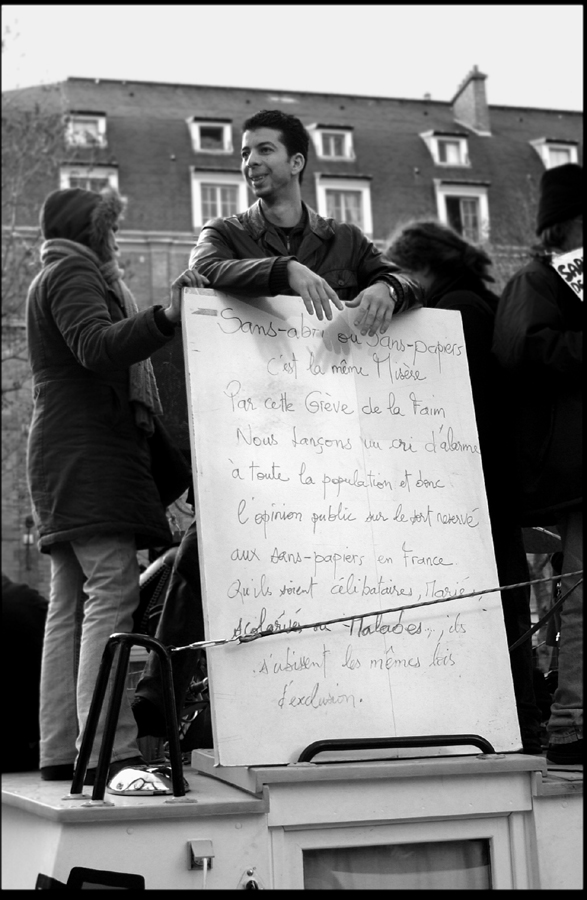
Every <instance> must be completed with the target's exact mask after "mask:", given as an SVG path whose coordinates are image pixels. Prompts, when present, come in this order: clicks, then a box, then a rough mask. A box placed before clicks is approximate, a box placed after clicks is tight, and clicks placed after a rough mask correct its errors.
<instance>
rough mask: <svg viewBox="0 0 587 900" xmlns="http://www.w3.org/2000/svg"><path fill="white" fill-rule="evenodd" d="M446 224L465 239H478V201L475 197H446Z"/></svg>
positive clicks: (474, 241) (476, 240) (474, 240)
mask: <svg viewBox="0 0 587 900" xmlns="http://www.w3.org/2000/svg"><path fill="white" fill-rule="evenodd" d="M445 200H446V217H447V220H448V224H449V225H450V227H451V228H453V229H454V230H455V231H456V232H457V233H458V234H461V235H462V236H463V237H464V238H465V239H466V240H468V241H473V243H477V242H478V241H479V240H480V229H479V201H478V199H477V198H476V197H446V198H445Z"/></svg>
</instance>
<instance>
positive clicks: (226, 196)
mask: <svg viewBox="0 0 587 900" xmlns="http://www.w3.org/2000/svg"><path fill="white" fill-rule="evenodd" d="M220 198H221V204H220V205H221V209H222V212H221V215H222V216H234V215H235V214H236V213H237V212H238V188H237V187H236V185H232V184H231V185H228V186H226V187H222V188H220Z"/></svg>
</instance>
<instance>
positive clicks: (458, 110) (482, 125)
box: [451, 66, 491, 135]
mask: <svg viewBox="0 0 587 900" xmlns="http://www.w3.org/2000/svg"><path fill="white" fill-rule="evenodd" d="M486 78H487V75H483V73H482V72H480V71H479V70H478V69H477V66H473V68H472V70H471V71H470V72H469V74H468V75H467V77H466V78H465V80H464V81H463V82H462V84H461V85H460V87H459V89H458V90H457V92H456V94H455V95H454V97H453V99H452V100H451V107H452V111H453V115H454V117H455V119H456V121H458V122H460V123H461V124H462V125H466V126H467V127H468V128H471V129H472V130H473V131H476V132H477V134H482V135H490V134H491V126H490V124H489V107H488V106H487V95H486V93H485V79H486Z"/></svg>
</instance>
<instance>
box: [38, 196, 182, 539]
mask: <svg viewBox="0 0 587 900" xmlns="http://www.w3.org/2000/svg"><path fill="white" fill-rule="evenodd" d="M121 211H122V201H121V198H120V197H119V196H118V195H117V194H116V193H114V192H112V193H107V192H105V193H104V194H95V193H93V192H90V191H83V190H81V189H77V188H76V189H70V190H64V191H55V192H54V193H53V194H51V195H49V197H48V198H47V200H46V201H45V204H44V207H43V210H42V213H41V228H42V231H43V236H44V237H45V239H54V238H65V239H67V240H69V241H75V242H76V243H78V244H83V245H85V246H87V247H89V248H90V249H91V250H94V252H95V253H97V255H98V256H99V257H100V259H101V260H104V261H106V260H107V259H108V257H109V255H110V254H111V253H112V251H111V250H109V242H110V241H111V228H112V226H113V225H114V223H115V222H116V221H117V219H118V217H119V215H120V213H121ZM158 310H159V316H158ZM160 314H161V309H160V307H159V308H157V307H151V308H149V309H147V310H144V311H142V312H140V313H138V314H137V315H136V316H133V317H131V318H128V317H127V316H126V314H125V312H124V310H123V308H122V305H121V303H120V301H119V299H118V297H117V296H116V294H115V293H114V292H113V291H112V290H111V289H110V288H109V286H108V284H107V282H106V281H105V279H104V277H103V276H102V274H101V271H100V266H99V265H98V264H95V263H94V262H92V260H91V259H89V258H84V257H83V256H79V257H78V256H71V257H66V258H63V259H59V260H58V261H56V262H51V263H49V264H47V265H44V267H43V269H42V271H41V272H40V273H39V275H38V276H37V277H36V278H35V279H34V281H33V283H32V284H31V287H30V289H29V293H28V297H27V303H26V327H27V340H28V352H29V360H30V365H31V368H32V379H33V403H34V407H33V416H32V422H31V426H30V431H29V438H28V481H29V488H30V493H31V498H32V503H33V511H34V514H35V522H36V525H37V528H38V532H39V538H40V539H39V548H40V549H41V550H42V551H44V552H50V550H51V546H52V545H53V544H55V543H58V542H60V541H69V540H75V539H79V538H83V537H89V536H92V535H95V534H98V533H119V532H125V533H133V534H134V535H135V536H136V539H137V547H138V548H142V547H148V546H160V545H167V544H169V543H171V534H170V530H169V526H168V523H167V518H166V515H165V508H164V506H163V504H162V502H161V499H160V496H159V493H158V490H157V487H156V485H155V482H154V480H153V477H152V474H151V457H150V450H149V441H148V438H147V434H146V432H145V431H143V430H142V429H140V428H138V427H137V425H136V424H135V419H134V413H133V410H132V408H131V405H130V400H129V368H130V366H131V364H133V363H136V362H138V361H140V360H143V359H146V358H148V357H149V356H150V355H151V354H152V353H153V352H154V351H155V350H157V349H158V348H159V347H162V346H163V345H165V344H166V343H167V342H168V341H169V340H171V338H172V335H171V334H165V333H164V331H163V330H162V328H161V327H160V326H159V324H158V322H160Z"/></svg>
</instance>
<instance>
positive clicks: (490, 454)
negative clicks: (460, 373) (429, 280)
mask: <svg viewBox="0 0 587 900" xmlns="http://www.w3.org/2000/svg"><path fill="white" fill-rule="evenodd" d="M498 300H499V298H498V297H497V295H496V294H494V293H493V292H492V291H490V290H489V289H488V288H487V287H486V286H485V283H484V281H483V280H482V279H480V278H476V277H475V276H473V275H459V276H457V277H456V278H454V279H452V280H449V281H446V282H444V283H443V284H442V286H439V287H437V288H433V290H432V293H431V294H430V296H429V297H427V298H426V301H425V305H426V306H427V307H435V308H437V309H451V310H458V311H459V312H460V313H461V319H462V324H463V333H464V336H465V346H466V350H467V362H468V366H469V378H470V381H471V393H472V395H473V403H474V406H475V418H476V423H477V432H478V435H479V446H480V449H481V459H482V464H483V474H484V477H485V488H486V493H487V501H488V504H489V510H490V513H491V515H492V519H493V521H494V523H495V522H496V520H497V519H498V518H499V519H503V518H505V519H507V518H511V511H512V499H513V497H512V491H513V490H514V478H513V473H512V465H511V458H510V457H511V447H510V440H509V437H508V422H509V417H510V416H511V406H510V404H509V398H508V390H507V385H506V383H505V381H504V375H503V372H502V371H501V369H500V367H499V365H498V364H497V361H496V359H495V358H494V356H493V355H492V353H491V344H492V339H493V327H494V321H495V312H496V309H497V304H498Z"/></svg>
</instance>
